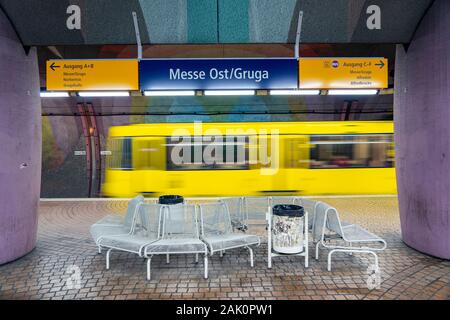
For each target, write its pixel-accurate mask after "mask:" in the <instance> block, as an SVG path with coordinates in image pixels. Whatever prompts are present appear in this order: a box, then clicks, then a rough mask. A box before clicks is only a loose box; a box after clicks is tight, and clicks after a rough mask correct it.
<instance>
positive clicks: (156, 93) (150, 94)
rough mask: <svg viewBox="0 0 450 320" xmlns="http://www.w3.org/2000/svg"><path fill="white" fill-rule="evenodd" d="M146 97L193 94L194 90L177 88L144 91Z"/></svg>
mask: <svg viewBox="0 0 450 320" xmlns="http://www.w3.org/2000/svg"><path fill="white" fill-rule="evenodd" d="M144 95H145V96H147V97H179V96H195V91H194V90H177V91H175V90H174V91H169V90H165V91H144Z"/></svg>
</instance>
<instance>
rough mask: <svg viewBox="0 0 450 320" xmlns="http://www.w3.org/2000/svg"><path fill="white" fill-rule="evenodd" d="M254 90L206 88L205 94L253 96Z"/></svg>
mask: <svg viewBox="0 0 450 320" xmlns="http://www.w3.org/2000/svg"><path fill="white" fill-rule="evenodd" d="M253 95H255V90H206V91H205V96H253Z"/></svg>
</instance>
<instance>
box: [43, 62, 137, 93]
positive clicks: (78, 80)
mask: <svg viewBox="0 0 450 320" xmlns="http://www.w3.org/2000/svg"><path fill="white" fill-rule="evenodd" d="M47 90H49V91H93V90H127V91H128V90H130V91H132V90H139V67H138V61H137V60H49V61H47Z"/></svg>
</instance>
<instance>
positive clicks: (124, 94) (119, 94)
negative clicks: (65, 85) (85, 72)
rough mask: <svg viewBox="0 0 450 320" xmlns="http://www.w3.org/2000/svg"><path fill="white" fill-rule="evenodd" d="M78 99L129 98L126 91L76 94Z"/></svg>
mask: <svg viewBox="0 0 450 320" xmlns="http://www.w3.org/2000/svg"><path fill="white" fill-rule="evenodd" d="M78 95H79V96H80V97H129V96H130V93H129V92H128V91H84V92H78Z"/></svg>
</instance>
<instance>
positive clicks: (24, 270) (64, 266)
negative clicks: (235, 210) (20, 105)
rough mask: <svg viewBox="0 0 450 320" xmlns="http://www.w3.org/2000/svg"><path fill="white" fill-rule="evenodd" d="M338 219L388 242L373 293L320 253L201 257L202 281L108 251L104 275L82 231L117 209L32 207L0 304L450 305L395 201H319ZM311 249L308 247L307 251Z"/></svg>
mask: <svg viewBox="0 0 450 320" xmlns="http://www.w3.org/2000/svg"><path fill="white" fill-rule="evenodd" d="M323 200H324V201H326V202H328V203H330V204H332V205H333V206H335V207H336V208H337V209H338V210H340V211H341V218H342V219H343V220H345V221H350V222H354V223H357V224H360V225H361V226H363V227H365V228H367V229H369V230H370V231H372V232H374V233H377V234H378V235H380V236H381V237H383V238H385V239H386V240H387V242H388V248H387V250H386V251H384V252H383V253H381V254H380V255H379V257H380V267H381V285H380V287H379V289H373V290H369V289H368V286H367V279H368V274H367V267H368V265H369V264H370V263H371V262H372V260H371V259H372V258H371V257H368V256H365V255H353V256H350V255H347V254H336V255H335V258H334V260H333V265H332V266H333V270H332V272H328V271H327V270H326V254H325V252H322V253H321V255H320V258H319V260H318V261H316V260H314V259H313V258H311V260H310V267H309V268H307V269H305V268H304V267H303V258H300V257H298V258H294V257H281V258H275V259H276V260H274V265H273V268H272V269H270V270H269V269H267V267H266V266H267V259H266V248H267V246H266V244H265V243H263V244H262V245H261V246H260V247H259V248H258V249H257V250H256V252H255V258H256V262H255V267H254V268H250V266H249V263H248V253H247V251H245V250H242V251H239V250H237V251H230V252H228V253H227V254H226V255H225V256H224V257H223V258H220V257H219V256H213V258H212V259H210V277H209V279H208V280H205V279H203V277H202V276H203V265H202V263H200V264H198V265H196V264H195V263H194V257H191V256H174V257H172V258H171V262H170V264H166V262H165V257H156V258H154V259H153V260H154V261H153V263H152V267H153V268H152V277H153V279H152V280H151V281H147V280H146V279H145V262H144V260H143V259H140V258H138V257H137V256H133V255H131V254H126V253H118V252H113V254H112V258H111V269H110V270H105V255H104V254H102V255H99V254H97V249H96V246H95V245H94V243H93V241H92V240H91V238H90V235H89V226H90V225H91V224H92V223H94V222H95V221H96V220H98V219H100V218H101V217H103V216H104V215H106V214H108V213H110V212H111V211H116V212H124V211H125V207H126V202H124V201H117V200H115V201H72V202H41V205H40V217H39V218H40V219H39V235H38V243H37V247H36V249H35V250H34V251H33V252H31V253H30V254H28V255H27V256H25V257H23V258H21V259H19V260H17V261H15V262H12V263H9V264H6V265H3V266H0V299H169V298H170V299H178V298H180V299H209V298H213V299H449V297H450V296H449V292H450V285H449V283H450V262H449V261H445V260H440V259H436V258H432V257H429V256H426V255H423V254H421V253H419V252H417V251H415V250H413V249H411V248H409V247H407V246H406V245H405V244H404V243H403V242H402V241H401V239H400V225H399V218H398V208H397V200H396V198H394V197H383V198H380V197H372V198H369V197H368V198H326V199H323ZM250 232H251V230H250ZM310 251H312V245H311V246H310ZM71 266H76V267H78V268H79V270H80V272H81V288H80V289H69V288H68V286H67V285H68V282H67V278H68V277H69V276H70V274H71V273H70V270H71V269H70V267H71Z"/></svg>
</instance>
